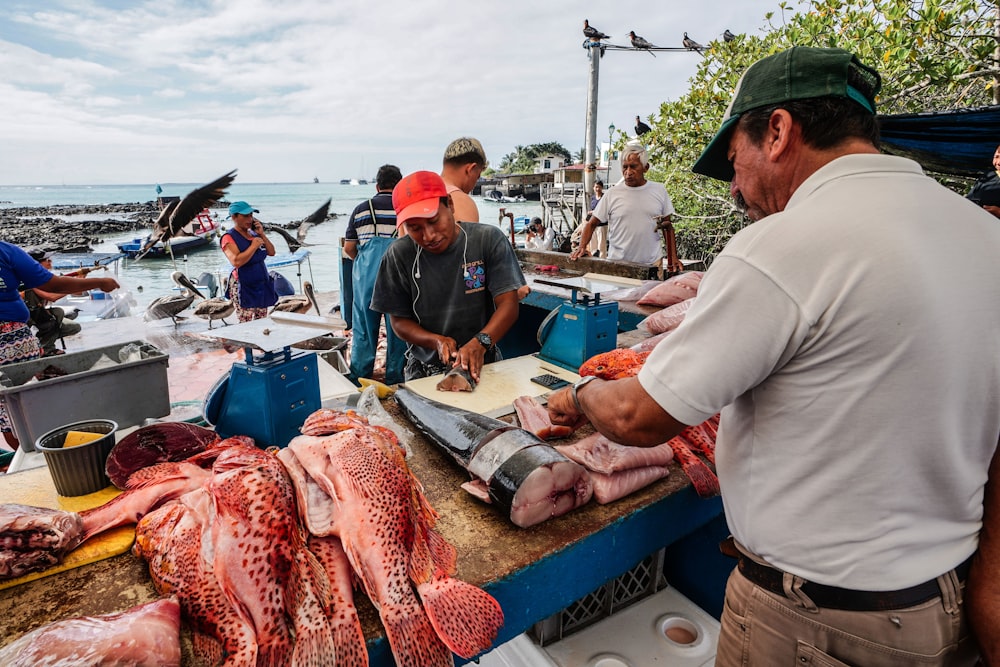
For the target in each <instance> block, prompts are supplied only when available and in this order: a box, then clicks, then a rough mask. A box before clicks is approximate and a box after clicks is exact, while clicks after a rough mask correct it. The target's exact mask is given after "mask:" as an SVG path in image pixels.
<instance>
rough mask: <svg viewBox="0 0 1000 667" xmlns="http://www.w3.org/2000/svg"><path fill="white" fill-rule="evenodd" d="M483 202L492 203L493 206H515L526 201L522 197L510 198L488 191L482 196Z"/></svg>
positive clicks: (500, 193) (494, 191)
mask: <svg viewBox="0 0 1000 667" xmlns="http://www.w3.org/2000/svg"><path fill="white" fill-rule="evenodd" d="M483 199H484V200H485V201H489V202H493V203H494V204H517V203H520V202H524V201H528V200H527V199H525V198H524V195H517V196H514V197H511V196H510V195H505V194H504V193H502V192H500V191H499V190H490V191H488V192H487V193H486V194H484V195H483Z"/></svg>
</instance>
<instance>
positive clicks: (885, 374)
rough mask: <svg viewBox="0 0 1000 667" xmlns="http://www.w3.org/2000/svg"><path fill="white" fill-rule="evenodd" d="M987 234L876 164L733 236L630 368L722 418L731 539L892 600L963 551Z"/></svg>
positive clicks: (880, 160) (974, 515) (894, 169)
mask: <svg viewBox="0 0 1000 667" xmlns="http://www.w3.org/2000/svg"><path fill="white" fill-rule="evenodd" d="M998 334H1000V223H998V222H997V220H996V219H995V218H994V217H992V216H991V215H989V214H988V213H986V212H984V211H982V210H981V209H979V208H978V207H976V206H975V205H974V204H972V203H970V202H968V201H966V200H965V199H964V198H962V197H961V196H959V195H957V194H955V193H953V192H951V191H949V190H947V189H946V188H944V187H942V186H940V185H938V184H937V183H936V182H935V181H933V180H932V179H930V178H928V177H926V176H924V175H923V173H922V172H921V170H920V167H919V166H918V165H917V164H916V163H914V162H912V161H910V160H905V159H903V158H897V157H891V156H886V155H850V156H846V157H842V158H839V159H837V160H834V161H833V162H831V163H830V164H828V165H826V166H824V167H823V168H822V169H820V170H819V171H817V172H816V173H814V174H813V175H812V176H810V177H809V178H808V179H807V180H806V181H805V182H804V183H803V184H802V185H801V186H800V187H799V188H798V189H797V190H796V191H795V193H794V195H793V196H792V198H791V200H790V201H789V202H788V205H787V207H786V209H785V210H784V211H783V212H781V213H778V214H775V215H772V216H769V217H767V218H765V219H764V220H761V221H759V222H756V223H754V224H753V225H750V226H749V227H747V228H746V229H744V230H742V231H740V232H739V233H738V234H737V235H736V236H735V237H734V238H733V239H732V240H731V241H730V242H729V244H728V245H727V246H726V248H725V250H724V251H723V252H722V253H721V254H720V255H719V257H718V258H717V259H716V260H715V262H714V263H713V264H712V266H711V268H710V269H709V270H708V272H707V273H706V274H705V277H704V279H703V280H702V283H701V286H700V288H699V293H698V298H697V300H696V301H695V303H694V305H693V306H692V307H691V310H690V311H689V312H688V315H687V318H686V319H685V321H684V323H683V324H682V325H681V326H680V327H679V328H678V329H677V330H676V331H675V332H674V333H673V334H671V335H670V336H669V337H668V338H667V339H666V340H665V341H664V342H663V343H662V344H660V345H659V346H658V347H657V348H656V349H655V350H654V351H653V353H652V354H651V355H650V357H649V359H648V360H647V361H646V364H645V366H644V367H643V369H642V371H641V372H640V374H639V380H640V382H641V384H642V386H643V387H644V388H645V389H646V391H647V392H649V394H650V395H651V396H652V397H653V398H654V399H655V400H656V401H657V402H658V403H659V404H660V405H661V406H662V407H663V408H664V409H665V410H666V411H667V412H669V413H670V414H671V415H673V416H674V417H676V418H677V419H679V420H680V421H682V422H684V423H687V424H695V423H698V422H700V421H702V420H704V419H705V418H707V417H709V416H710V415H712V414H714V413H715V412H717V411H718V410H720V409H721V408H723V407H724V406H725V409H724V410H723V412H722V423H721V428H720V432H719V441H718V449H717V462H718V473H719V479H720V481H721V484H722V490H723V501H724V505H725V509H726V517H727V520H728V522H729V527H730V529H731V531H732V532H733V535H734V536H735V537H736V539H737V540H739V541H740V542H741V543H743V544H744V545H746V546H747V547H748V548H749V549H750V550H751V551H752V552H754V553H756V554H758V555H760V556H762V557H763V558H764V559H765V560H767V561H768V562H770V563H771V564H773V565H774V566H776V567H778V568H780V569H782V570H785V571H788V572H791V573H793V574H797V575H800V576H802V577H804V578H806V579H808V580H811V581H816V582H819V583H823V584H828V585H833V586H840V587H844V588H852V589H860V590H871V591H880V590H896V589H900V588H905V587H908V586H913V585H916V584H918V583H921V582H924V581H927V580H930V579H933V578H934V577H936V576H938V575H940V574H942V573H943V572H946V571H947V570H949V569H951V568H952V567H954V566H956V565H958V564H959V563H961V562H962V561H964V560H965V559H966V558H967V557H968V556H969V555H970V554H972V552H973V551H974V550H975V548H976V545H977V543H978V532H979V529H980V522H981V519H982V500H983V485H984V483H985V481H986V476H987V469H988V466H989V462H990V459H991V457H992V455H993V452H994V450H995V448H996V446H997V440H998V437H1000V335H998Z"/></svg>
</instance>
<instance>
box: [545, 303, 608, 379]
mask: <svg viewBox="0 0 1000 667" xmlns="http://www.w3.org/2000/svg"><path fill="white" fill-rule="evenodd" d="M539 340H540V341H541V344H542V350H541V352H539V354H538V356H539V358H541V359H542V360H544V361H547V362H549V363H553V364H556V365H557V366H561V367H563V368H565V369H567V370H570V371H573V372H574V373H576V372H577V371H578V370H579V368H580V365H581V364H582V363H583V362H584V361H586V360H587V359H590V358H591V357H592V356H594V355H595V354H600V353H602V352H610V351H611V350H613V349H615V346H616V345H617V344H618V302H617V301H611V302H607V303H601V302H600V296H599V295H597V296H595V297H594V298H593V300H592V301H591V300H589V299H588V298H587V297H583V299H582V300H580V301H578V300H577V292H576V290H573V296H572V299H571V300H570V302H569V303H564V304H562V305H560V306H559V308H557V309H556V310H555V311H554V314H553V316H552V317H551V319H547V320H546V321H545V322H543V323H542V326H541V329H540V330H539Z"/></svg>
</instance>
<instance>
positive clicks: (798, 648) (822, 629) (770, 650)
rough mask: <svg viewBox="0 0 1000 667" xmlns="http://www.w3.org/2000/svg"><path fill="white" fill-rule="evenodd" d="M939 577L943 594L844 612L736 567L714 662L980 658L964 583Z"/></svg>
mask: <svg viewBox="0 0 1000 667" xmlns="http://www.w3.org/2000/svg"><path fill="white" fill-rule="evenodd" d="M786 576H790V575H786ZM938 584H939V585H940V587H941V591H942V595H941V597H938V598H934V599H932V600H928V601H927V602H924V603H922V604H919V605H916V606H914V607H909V608H907V609H894V610H891V611H843V610H840V609H816V608H815V605H814V604H812V601H811V600H808V598H805V599H800V600H798V601H795V600H791V599H789V598H786V597H784V596H782V595H776V594H774V593H771V592H770V591H768V590H765V589H763V588H760V587H759V586H756V585H755V584H753V583H752V582H751V581H749V580H748V579H747V578H746V577H744V576H743V575H742V574H741V573H740V572H739V570H737V569H734V570H733V572H732V574H731V575H730V576H729V582H728V584H727V585H726V601H725V607H724V608H723V611H722V629H721V633H720V636H719V647H718V652H717V654H716V662H715V664H716V666H717V667H734V666H737V665H739V666H746V667H753V666H754V665H761V666H769V665H796V666H797V667H804V666H808V665H815V666H819V667H844V666H856V667H881V666H883V665H884V666H885V667H897V666H899V665H942V666H944V665H948V666H951V665H975V664H976V661H977V659H978V655H979V651H978V648H977V647H976V645H975V642H974V641H973V640H972V638H971V637H970V634H969V628H968V625H967V623H966V620H965V614H964V612H963V609H962V589H963V585H961V584H959V582H958V580H957V578H956V577H955V576H954V573H948V574H946V575H942V576H941V577H939V578H938ZM799 594H800V595H801V592H799ZM802 597H803V598H804V597H805V596H802ZM810 608H811V609H812V611H809V609H810Z"/></svg>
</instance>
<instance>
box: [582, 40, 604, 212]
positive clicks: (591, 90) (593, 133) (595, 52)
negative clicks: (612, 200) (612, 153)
mask: <svg viewBox="0 0 1000 667" xmlns="http://www.w3.org/2000/svg"><path fill="white" fill-rule="evenodd" d="M587 49H588V50H589V51H590V85H589V87H588V88H587V137H586V142H585V144H584V156H583V210H584V216H583V217H584V219H586V218H587V215H586V214H587V213H589V212H590V197H589V194H590V193H591V192H593V190H594V180H596V178H597V157H596V156H597V81H598V74H599V73H600V71H601V54H602V52H603V48H602V47H601V43H600V42H589V43H588V44H587Z"/></svg>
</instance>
